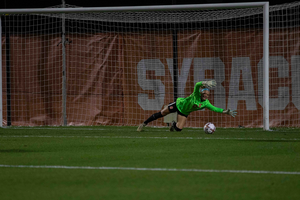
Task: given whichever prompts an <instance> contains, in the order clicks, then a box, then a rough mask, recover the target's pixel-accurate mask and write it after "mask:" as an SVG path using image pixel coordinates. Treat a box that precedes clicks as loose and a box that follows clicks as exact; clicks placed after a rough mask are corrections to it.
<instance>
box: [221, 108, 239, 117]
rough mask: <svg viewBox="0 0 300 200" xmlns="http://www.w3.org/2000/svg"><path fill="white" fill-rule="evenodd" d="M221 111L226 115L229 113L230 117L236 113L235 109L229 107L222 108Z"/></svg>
mask: <svg viewBox="0 0 300 200" xmlns="http://www.w3.org/2000/svg"><path fill="white" fill-rule="evenodd" d="M223 113H225V114H227V115H231V116H232V117H235V116H236V114H237V112H236V110H230V109H228V110H224V111H223Z"/></svg>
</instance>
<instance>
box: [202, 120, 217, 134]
mask: <svg viewBox="0 0 300 200" xmlns="http://www.w3.org/2000/svg"><path fill="white" fill-rule="evenodd" d="M203 130H204V132H205V133H207V134H213V132H215V131H216V126H215V125H214V124H213V123H211V122H208V123H206V124H205V125H204V127H203Z"/></svg>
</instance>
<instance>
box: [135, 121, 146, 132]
mask: <svg viewBox="0 0 300 200" xmlns="http://www.w3.org/2000/svg"><path fill="white" fill-rule="evenodd" d="M146 125H147V124H145V123H142V124H140V125H139V127H138V128H137V131H138V132H141V131H142V130H143V128H144V127H145V126H146Z"/></svg>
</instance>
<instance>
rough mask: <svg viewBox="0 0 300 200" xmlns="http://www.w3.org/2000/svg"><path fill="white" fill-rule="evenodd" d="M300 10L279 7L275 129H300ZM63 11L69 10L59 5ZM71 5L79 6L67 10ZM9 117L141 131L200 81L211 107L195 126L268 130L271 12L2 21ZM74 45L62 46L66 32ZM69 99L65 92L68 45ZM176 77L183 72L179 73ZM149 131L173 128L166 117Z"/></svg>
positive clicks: (274, 27)
mask: <svg viewBox="0 0 300 200" xmlns="http://www.w3.org/2000/svg"><path fill="white" fill-rule="evenodd" d="M299 5H300V3H298V2H296V3H289V4H283V5H276V6H271V7H270V13H269V14H270V126H274V127H280V126H284V127H291V126H299V108H300V101H299V100H300V98H299V94H300V91H299V90H300V89H299V88H300V82H299V80H298V77H299V75H300V69H299V67H297V66H299V63H300V57H299V48H298V46H299V41H300V40H299V39H300V38H299V37H300V35H299V13H300V12H299ZM59 7H62V6H61V5H59V6H55V7H53V8H59ZM66 7H67V8H75V7H76V6H73V5H66ZM1 19H2V47H3V53H2V66H3V77H2V83H3V84H2V85H3V94H2V96H3V118H4V122H3V124H4V125H7V123H8V121H9V122H10V123H11V124H12V125H16V126H18V125H22V126H36V125H62V123H63V112H62V110H63V100H62V99H63V95H65V97H66V110H67V115H66V118H67V123H68V125H129V126H136V125H138V124H140V123H142V122H143V121H144V120H146V119H147V118H148V117H149V116H151V115H152V114H153V113H156V112H158V111H159V110H161V109H162V108H163V107H164V106H166V105H167V104H169V103H171V102H173V101H174V100H175V99H176V98H177V97H187V96H189V95H190V94H191V93H193V90H194V86H195V84H196V83H197V82H198V81H203V80H210V79H216V81H217V83H218V85H217V87H216V88H214V89H212V90H211V96H210V102H211V103H212V104H213V105H214V106H216V107H220V108H224V109H227V108H230V109H237V110H238V116H237V117H235V118H231V117H230V116H227V115H223V114H220V113H215V112H212V111H209V110H207V109H204V110H202V111H198V112H192V113H191V114H190V115H189V117H188V122H187V124H186V126H188V127H202V126H203V125H204V124H206V123H207V122H208V121H210V122H213V123H214V124H215V125H216V126H217V127H241V126H243V127H262V125H263V124H262V123H263V122H262V121H263V118H262V117H263V108H262V105H263V104H262V96H263V91H262V88H263V86H262V82H263V79H262V78H263V77H262V67H263V65H262V58H263V29H262V28H263V9H262V8H243V9H241V8H239V9H209V10H207V9H206V10H205V9H201V10H173V11H143V12H134V11H126V12H93V13H69V14H67V13H65V14H61V13H50V14H28V15H23V14H22V15H21V14H20V15H9V16H2V18H1ZM63 21H64V24H65V29H66V32H65V33H64V36H65V38H66V40H65V41H64V42H62V25H63ZM63 44H64V45H65V55H66V60H65V61H66V78H67V83H66V91H67V92H66V93H65V94H63V93H62V91H63V90H62V87H63V85H62V73H63V68H62V63H63V57H62V53H63V52H62V45H63ZM176 74H177V75H176ZM149 125H150V126H165V124H164V122H163V119H159V120H156V121H154V122H152V123H151V124H149Z"/></svg>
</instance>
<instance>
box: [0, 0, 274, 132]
mask: <svg viewBox="0 0 300 200" xmlns="http://www.w3.org/2000/svg"><path fill="white" fill-rule="evenodd" d="M247 7H263V129H264V130H270V127H269V2H247V3H223V4H190V5H164V6H134V7H130V6H128V7H86V8H31V9H0V15H3V14H28V13H75V12H121V11H162V10H197V9H209V8H217V9H225V8H226V9H228V8H247ZM0 35H2V27H1V18H0ZM62 46H63V47H64V45H62ZM63 68H65V66H63ZM0 69H2V46H1V45H0ZM63 70H64V69H63ZM63 74H64V73H63ZM64 81H65V77H64V78H63V91H65V83H64ZM63 104H64V106H63V111H62V112H63V119H66V112H65V109H66V108H65V95H64V94H63ZM64 125H66V120H64ZM2 126H3V102H2V70H0V127H2Z"/></svg>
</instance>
